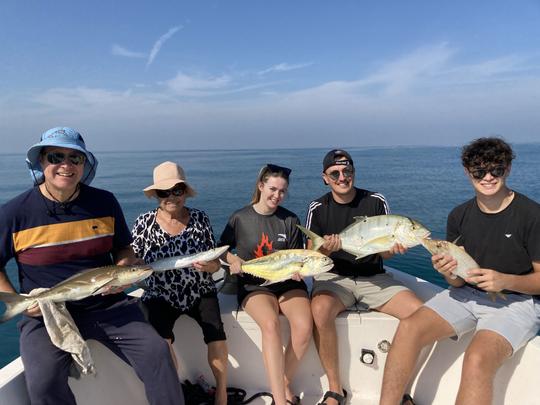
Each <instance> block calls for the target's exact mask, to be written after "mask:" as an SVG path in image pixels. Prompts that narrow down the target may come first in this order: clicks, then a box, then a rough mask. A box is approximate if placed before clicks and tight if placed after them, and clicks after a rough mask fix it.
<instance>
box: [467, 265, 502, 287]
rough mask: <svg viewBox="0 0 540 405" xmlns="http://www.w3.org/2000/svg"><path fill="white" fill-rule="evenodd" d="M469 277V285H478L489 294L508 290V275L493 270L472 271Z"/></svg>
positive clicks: (480, 269) (479, 269)
mask: <svg viewBox="0 0 540 405" xmlns="http://www.w3.org/2000/svg"><path fill="white" fill-rule="evenodd" d="M468 274H469V277H468V278H466V279H465V281H466V282H467V283H471V284H476V286H477V287H478V288H481V289H482V290H484V291H487V292H501V291H502V290H505V289H506V280H507V278H508V274H504V273H500V272H498V271H496V270H492V269H482V268H478V269H470V270H469V271H468Z"/></svg>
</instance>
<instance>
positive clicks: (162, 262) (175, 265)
mask: <svg viewBox="0 0 540 405" xmlns="http://www.w3.org/2000/svg"><path fill="white" fill-rule="evenodd" d="M228 249H229V245H225V246H221V247H218V248H214V249H209V250H206V251H204V252H199V253H193V254H191V255H185V256H174V257H167V258H165V259H159V260H156V261H155V262H152V263H149V264H148V266H150V267H151V268H152V270H153V271H155V272H156V273H159V272H162V271H167V270H173V269H181V268H184V267H189V266H191V265H192V264H193V263H196V262H209V261H211V260H214V259H217V258H218V257H220V256H221V255H222V254H223V253H225V252H226V251H227V250H228Z"/></svg>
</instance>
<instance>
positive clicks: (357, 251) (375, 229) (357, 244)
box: [297, 215, 430, 259]
mask: <svg viewBox="0 0 540 405" xmlns="http://www.w3.org/2000/svg"><path fill="white" fill-rule="evenodd" d="M297 226H298V228H300V230H301V231H302V232H304V233H305V234H306V235H307V236H308V237H309V238H310V239H311V241H312V242H313V247H312V249H313V250H318V249H319V248H320V247H321V246H322V245H323V243H324V242H325V240H324V238H322V237H321V236H319V235H317V234H316V233H314V232H312V231H310V230H308V229H306V228H304V227H303V226H300V225H297ZM429 234H430V231H429V230H427V229H426V228H425V227H424V226H423V225H422V224H421V223H419V222H417V221H415V220H414V219H411V218H408V217H404V216H401V215H376V216H373V217H354V222H353V223H352V224H350V225H349V226H348V227H346V228H345V229H344V230H342V231H341V232H340V233H339V237H340V239H341V249H343V250H344V251H346V252H348V253H350V254H352V255H354V256H355V257H356V259H361V258H362V257H366V256H369V255H372V254H375V253H380V252H386V251H387V250H389V249H390V248H391V247H392V246H394V245H395V244H396V243H400V244H402V245H403V246H405V247H408V248H410V247H413V246H416V245H419V244H420V243H421V241H422V239H423V238H427V237H428V236H429Z"/></svg>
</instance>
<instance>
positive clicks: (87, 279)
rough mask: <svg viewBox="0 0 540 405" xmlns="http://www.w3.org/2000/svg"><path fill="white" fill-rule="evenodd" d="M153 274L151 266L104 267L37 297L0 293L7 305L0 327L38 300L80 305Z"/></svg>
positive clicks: (80, 274)
mask: <svg viewBox="0 0 540 405" xmlns="http://www.w3.org/2000/svg"><path fill="white" fill-rule="evenodd" d="M150 274H152V268H151V267H150V266H148V265H138V266H104V267H96V268H94V269H88V270H84V271H82V272H80V273H77V274H75V275H73V276H71V277H69V278H67V279H65V280H64V281H61V282H60V283H58V284H56V285H55V286H54V287H51V288H50V289H48V290H46V291H43V292H42V293H40V294H37V295H33V296H27V295H20V294H16V293H10V292H0V301H2V302H4V304H5V305H6V310H5V312H4V314H3V315H2V317H0V323H2V322H5V321H7V320H9V319H11V318H13V317H14V316H16V315H18V314H20V313H21V312H24V311H25V310H26V309H27V308H29V307H31V306H32V305H34V304H35V303H36V302H37V300H39V299H46V300H51V301H52V302H64V301H78V300H81V299H83V298H86V297H89V296H91V295H96V294H98V293H99V292H100V291H102V290H103V288H105V287H107V288H108V287H121V286H125V285H129V284H133V283H137V282H139V281H141V280H143V279H145V278H146V277H148V276H149V275H150Z"/></svg>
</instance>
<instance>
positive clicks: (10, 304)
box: [0, 292, 33, 323]
mask: <svg viewBox="0 0 540 405" xmlns="http://www.w3.org/2000/svg"><path fill="white" fill-rule="evenodd" d="M0 301H2V302H3V303H4V304H5V306H6V310H5V311H4V313H3V314H2V316H1V317H0V323H3V322H6V321H8V320H10V319H11V318H13V317H14V316H16V315H18V314H20V313H21V312H23V311H24V310H26V308H28V307H29V306H30V304H31V302H32V301H33V300H31V299H28V297H25V296H23V295H19V294H16V293H10V292H0Z"/></svg>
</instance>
